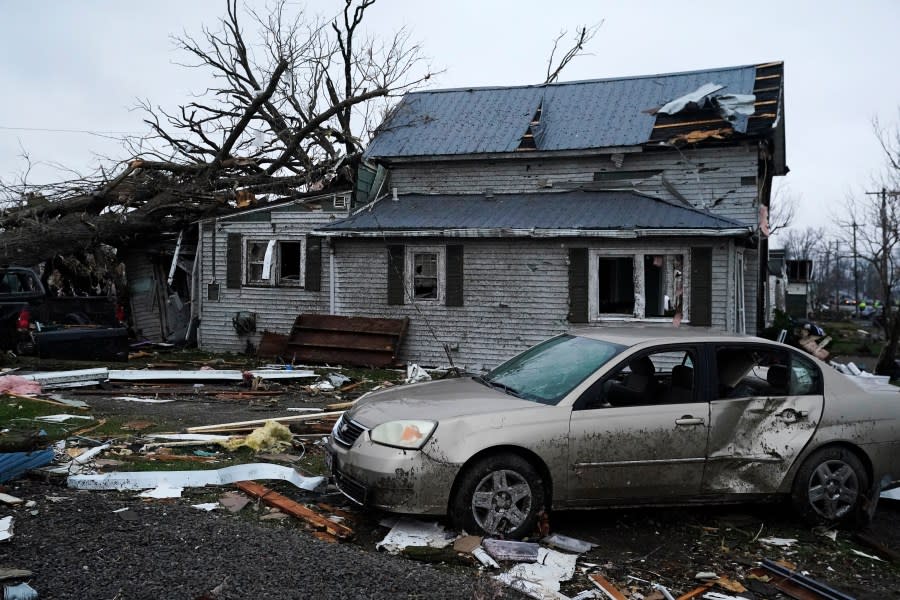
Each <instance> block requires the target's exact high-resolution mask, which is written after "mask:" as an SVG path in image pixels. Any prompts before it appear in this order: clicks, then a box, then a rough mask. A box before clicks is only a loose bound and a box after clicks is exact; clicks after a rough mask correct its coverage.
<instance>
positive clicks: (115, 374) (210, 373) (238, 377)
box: [109, 369, 244, 381]
mask: <svg viewBox="0 0 900 600" xmlns="http://www.w3.org/2000/svg"><path fill="white" fill-rule="evenodd" d="M109 380H110V381H243V380H244V373H243V372H242V371H238V370H236V369H227V370H226V369H196V370H190V371H183V370H171V369H160V370H157V371H148V370H144V369H140V370H139V369H118V370H112V371H110V372H109Z"/></svg>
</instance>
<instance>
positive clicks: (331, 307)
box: [201, 63, 787, 369]
mask: <svg viewBox="0 0 900 600" xmlns="http://www.w3.org/2000/svg"><path fill="white" fill-rule="evenodd" d="M782 76H783V65H782V63H769V64H762V65H750V66H741V67H732V68H723V69H712V70H705V71H695V72H687V73H676V74H665V75H652V76H643V77H630V78H620V79H605V80H593V81H579V82H571V83H554V84H544V85H536V86H521V87H489V88H470V89H450V90H433V91H423V92H414V93H410V94H407V95H406V96H405V97H404V98H403V100H402V101H401V102H400V103H399V105H398V106H397V107H396V108H395V110H394V111H393V112H392V114H391V115H390V116H389V117H388V119H387V120H386V122H385V123H384V124H383V125H382V127H381V129H380V131H379V133H378V134H377V135H376V137H375V138H374V140H373V141H372V143H371V144H370V146H369V148H368V149H367V151H366V154H365V157H364V158H365V161H366V162H365V164H364V166H363V167H361V168H360V174H359V178H358V183H357V188H358V189H357V193H356V206H354V210H353V212H352V214H351V215H350V216H349V217H347V218H343V219H333V220H329V219H320V220H318V221H316V222H314V221H309V222H308V223H307V225H308V226H309V227H310V229H309V230H308V232H307V233H305V234H304V233H303V232H304V231H306V230H304V229H292V228H293V227H296V225H289V224H284V225H283V226H282V225H279V227H283V228H280V229H277V231H276V223H275V222H274V221H272V222H263V223H257V224H256V225H255V227H257V228H259V234H258V235H257V234H256V233H252V234H251V232H249V223H245V224H244V225H242V227H244V228H247V229H246V230H245V231H244V232H243V233H242V234H241V235H243V236H244V237H243V238H242V240H243V241H242V242H240V244H239V243H238V242H232V241H229V240H230V239H231V236H232V235H236V234H237V231H236V228H237V227H238V221H235V220H234V219H242V218H248V219H249V218H250V215H252V214H254V213H250V214H247V215H246V216H245V217H240V216H235V217H233V218H231V219H230V220H228V221H226V220H222V219H220V220H219V221H218V222H217V223H216V224H215V225H214V226H212V225H211V224H204V226H203V227H204V228H203V232H202V233H201V239H204V240H208V239H209V237H210V236H211V235H213V234H212V231H216V234H215V235H216V236H217V238H216V241H215V242H214V243H213V246H215V247H216V248H219V249H220V252H216V253H214V254H215V255H218V256H219V257H220V258H219V259H218V260H219V263H218V264H212V261H213V260H214V259H213V258H212V257H211V256H210V253H208V252H205V253H204V255H203V261H204V262H203V272H204V273H213V274H214V277H213V279H215V280H216V281H217V282H218V281H220V280H221V279H222V278H225V277H226V271H227V272H228V277H229V278H230V279H229V282H230V283H229V284H228V285H227V286H222V287H221V288H220V289H219V295H218V297H217V298H218V299H217V300H213V299H212V298H213V295H212V294H210V295H208V296H204V297H203V306H204V308H203V321H202V323H201V343H202V345H203V346H206V347H210V348H215V349H241V347H242V344H241V342H240V340H239V339H238V337H236V336H235V335H234V334H233V332H234V331H235V330H234V328H233V327H232V324H231V322H230V321H231V319H232V317H233V316H234V315H235V313H236V312H238V311H242V310H246V311H252V312H255V313H256V319H257V322H256V331H257V332H259V331H261V330H262V329H263V328H262V327H261V326H260V322H259V320H260V319H262V318H265V319H267V320H269V321H271V323H270V322H268V321H267V323H266V327H267V328H269V325H271V326H272V327H277V329H276V330H277V331H279V332H281V333H287V332H288V331H289V329H290V323H291V322H292V320H293V318H294V317H295V316H296V315H297V314H298V313H299V312H319V313H332V314H337V315H344V316H364V317H388V318H402V317H406V318H408V319H409V326H408V330H407V333H406V338H405V340H404V342H403V345H402V347H401V349H400V358H401V359H403V360H409V361H416V362H420V363H422V364H425V365H441V364H447V363H448V362H450V361H452V362H453V363H454V364H456V365H457V366H461V367H466V368H469V369H479V368H484V367H492V366H494V365H496V364H498V363H499V362H500V361H501V360H502V359H504V358H505V357H508V356H510V355H512V354H514V353H516V352H519V351H521V350H523V349H524V348H526V347H528V346H529V345H532V344H534V343H536V342H538V341H540V340H542V339H545V338H546V337H548V336H550V335H553V334H556V333H559V332H562V331H565V330H567V329H569V328H571V327H576V326H601V327H602V326H611V325H635V324H641V323H676V324H679V325H680V326H690V327H697V326H700V327H712V328H716V329H720V330H727V331H734V332H750V333H755V332H757V331H758V330H759V329H760V328H762V327H763V324H764V317H765V314H764V313H765V304H766V303H765V299H766V297H767V296H766V291H765V287H766V284H767V271H766V260H765V257H766V255H767V240H766V237H765V234H766V232H767V223H766V218H767V214H768V207H769V201H770V196H771V184H772V178H773V177H774V176H776V175H784V174H785V173H786V172H787V168H786V165H785V153H784V115H783V93H782V89H783V88H782ZM360 188H362V189H360ZM271 214H272V215H273V218H274V215H275V213H271ZM322 216H325V215H324V214H323V215H322ZM332 216H337V215H336V214H335V215H332ZM226 229H227V230H226ZM282 231H283V232H285V234H287V233H288V232H290V233H291V235H297V236H300V237H301V238H302V239H304V240H306V241H305V243H306V244H307V245H309V244H311V243H313V242H311V240H317V241H316V242H314V243H316V248H320V249H321V253H322V260H320V261H319V262H318V263H317V264H318V265H320V266H322V269H321V273H320V280H319V281H318V282H316V283H318V284H320V288H319V290H320V291H313V290H311V289H309V288H307V289H306V290H304V292H303V293H302V294H301V295H299V296H297V294H287V295H285V294H284V293H283V292H284V291H285V290H282V289H279V288H278V286H277V283H276V284H275V285H274V287H272V286H271V280H267V281H266V282H265V283H264V285H263V286H262V287H261V288H257V287H256V282H254V281H253V277H251V276H250V273H251V271H250V269H252V268H253V267H252V264H253V261H254V260H255V259H254V256H255V254H254V253H253V252H252V251H251V248H250V246H248V244H250V243H253V242H254V241H255V240H257V238H258V241H260V242H265V241H266V240H268V239H270V238H275V237H277V236H275V235H273V233H278V234H279V235H280V233H281V232H282ZM254 236H256V237H254ZM319 242H321V244H320V245H319ZM204 243H205V244H207V245H208V241H207V242H204ZM226 248H227V252H226ZM238 256H240V257H241V261H242V262H241V264H240V265H236V264H235V262H236V257H238ZM223 257H224V258H223ZM226 265H227V266H226ZM210 268H212V271H210V270H209V269H210ZM204 277H205V278H206V279H209V277H207V276H204ZM270 277H276V282H277V276H273V275H271V273H270ZM307 281H308V279H307ZM232 284H234V285H238V286H240V287H241V289H240V290H238V289H237V288H234V290H232V287H231V286H232ZM314 285H315V284H314ZM295 296H297V298H298V300H295ZM231 298H235V299H237V298H240V301H239V302H236V303H233V302H231V300H230V299H231ZM301 298H302V300H299V299H301ZM248 301H249V302H248ZM273 313H277V315H276V314H273ZM263 315H265V317H263ZM210 321H212V322H210ZM226 330H230V331H226ZM257 335H258V334H257ZM248 339H250V340H253V339H256V338H253V337H252V336H251V337H250V338H248Z"/></svg>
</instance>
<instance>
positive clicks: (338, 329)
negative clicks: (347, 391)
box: [285, 314, 409, 367]
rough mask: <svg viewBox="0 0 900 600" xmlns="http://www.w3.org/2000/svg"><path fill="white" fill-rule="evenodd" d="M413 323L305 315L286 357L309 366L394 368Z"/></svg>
mask: <svg viewBox="0 0 900 600" xmlns="http://www.w3.org/2000/svg"><path fill="white" fill-rule="evenodd" d="M408 323H409V319H407V318H403V319H377V318H369V317H343V316H337V315H320V314H301V315H299V316H298V317H297V319H296V320H295V321H294V325H293V327H292V328H291V333H290V337H289V338H288V342H287V348H286V351H285V354H290V355H291V356H292V357H293V358H294V359H296V360H300V361H306V362H325V363H331V364H342V365H353V366H358V367H391V366H393V365H394V364H395V363H396V361H397V350H398V349H399V348H400V345H401V343H402V341H403V336H404V334H405V333H406V327H407V325H408Z"/></svg>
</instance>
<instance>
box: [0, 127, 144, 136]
mask: <svg viewBox="0 0 900 600" xmlns="http://www.w3.org/2000/svg"><path fill="white" fill-rule="evenodd" d="M0 129H2V130H5V131H40V132H44V133H86V134H88V135H138V134H140V133H141V132H138V131H91V130H89V129H52V128H49V127H9V126H6V125H0Z"/></svg>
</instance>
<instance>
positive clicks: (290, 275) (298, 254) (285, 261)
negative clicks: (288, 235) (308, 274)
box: [278, 242, 303, 285]
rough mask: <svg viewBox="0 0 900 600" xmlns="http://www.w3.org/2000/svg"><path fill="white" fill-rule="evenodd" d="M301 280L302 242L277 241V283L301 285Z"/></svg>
mask: <svg viewBox="0 0 900 600" xmlns="http://www.w3.org/2000/svg"><path fill="white" fill-rule="evenodd" d="M302 282H303V243H302V242H278V283H279V284H280V285H301V283H302Z"/></svg>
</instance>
